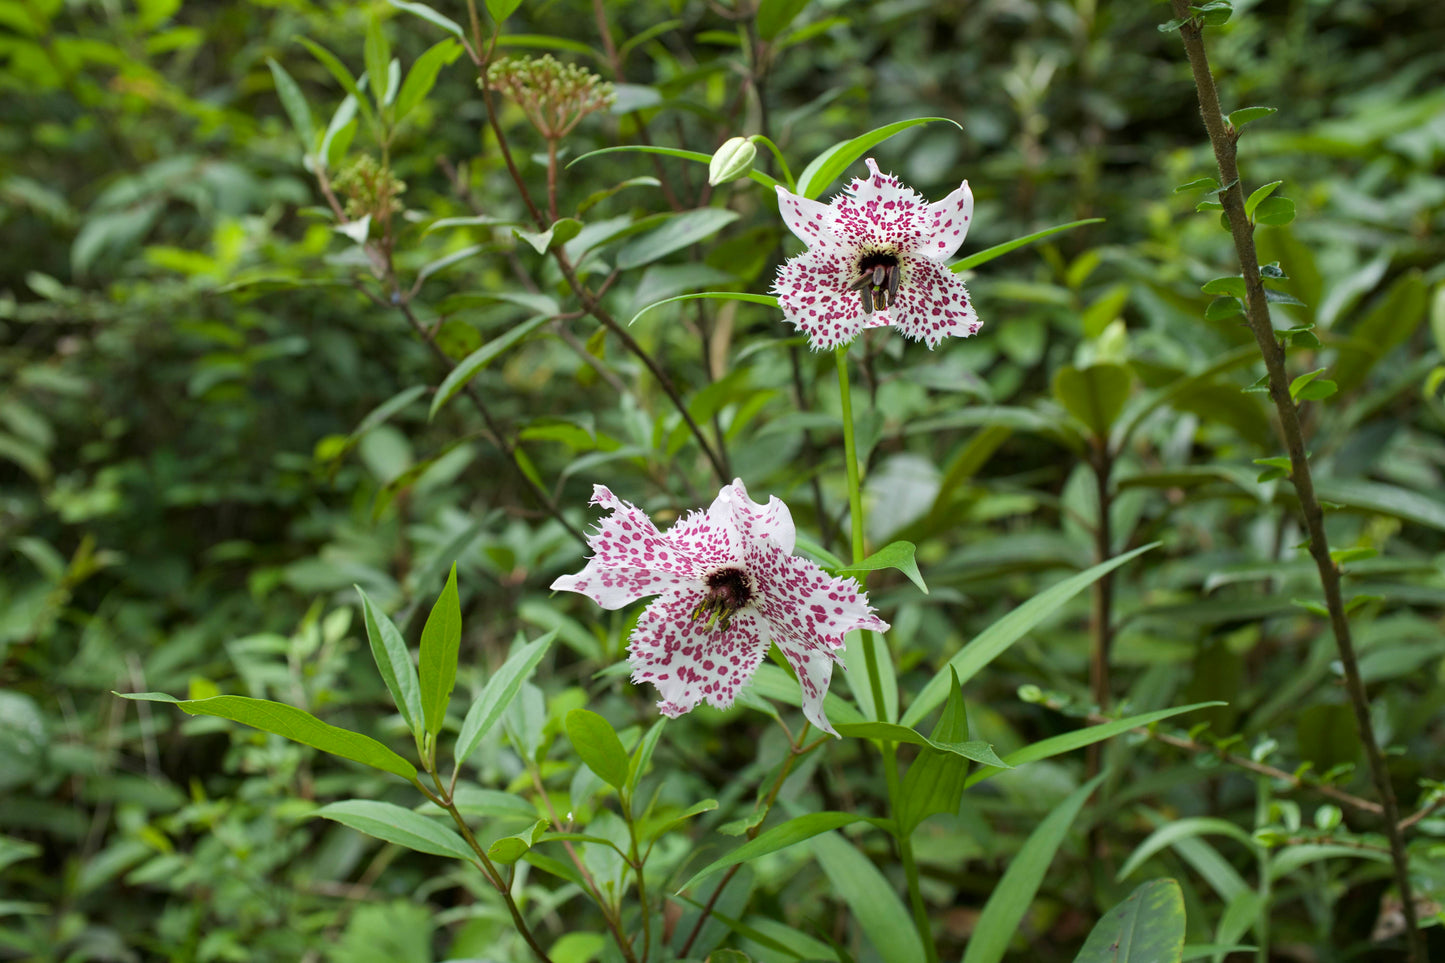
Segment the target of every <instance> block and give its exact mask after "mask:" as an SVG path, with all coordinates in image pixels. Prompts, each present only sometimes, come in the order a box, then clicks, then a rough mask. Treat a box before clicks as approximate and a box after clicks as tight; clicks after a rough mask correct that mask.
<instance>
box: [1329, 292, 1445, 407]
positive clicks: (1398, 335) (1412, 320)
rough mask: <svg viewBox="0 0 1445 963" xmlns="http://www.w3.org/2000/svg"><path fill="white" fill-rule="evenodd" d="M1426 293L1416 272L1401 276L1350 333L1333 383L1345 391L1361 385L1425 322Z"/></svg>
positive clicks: (1341, 352) (1337, 365)
mask: <svg viewBox="0 0 1445 963" xmlns="http://www.w3.org/2000/svg"><path fill="white" fill-rule="evenodd" d="M1428 300H1429V293H1428V291H1427V289H1426V285H1425V280H1424V276H1423V275H1422V274H1421V273H1420V272H1419V271H1418V270H1414V271H1410V272H1408V273H1406V274H1404V275H1401V277H1400V278H1399V280H1397V281H1395V283H1394V284H1392V285H1390V288H1389V290H1388V291H1387V292H1386V293H1385V294H1384V296H1383V297H1381V298H1378V299H1377V300H1376V301H1375V302H1374V303H1373V304H1372V305H1371V306H1370V309H1369V310H1368V311H1367V312H1365V313H1364V315H1363V316H1362V317H1361V318H1360V319H1359V321H1358V322H1356V324H1355V325H1354V326H1353V327H1352V328H1350V330H1349V340H1348V341H1346V342H1345V343H1344V344H1343V345H1341V346H1340V357H1339V361H1338V362H1336V364H1335V381H1337V382H1338V383H1339V384H1340V387H1341V388H1342V389H1344V390H1345V391H1350V390H1353V389H1354V388H1356V387H1358V386H1359V385H1360V384H1362V383H1363V382H1364V381H1365V379H1366V377H1367V376H1368V375H1369V373H1370V372H1371V371H1372V370H1373V369H1374V368H1375V366H1376V365H1378V364H1379V363H1380V361H1381V360H1382V359H1383V358H1384V357H1385V356H1386V355H1388V354H1389V353H1390V352H1392V351H1394V350H1395V349H1396V348H1398V347H1400V346H1401V345H1403V344H1405V343H1406V342H1407V341H1409V340H1410V337H1411V336H1412V335H1413V334H1414V333H1415V331H1416V330H1418V329H1419V327H1420V325H1421V324H1422V323H1424V321H1425V316H1426V314H1427V313H1428V303H1427V302H1428Z"/></svg>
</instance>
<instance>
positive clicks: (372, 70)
mask: <svg viewBox="0 0 1445 963" xmlns="http://www.w3.org/2000/svg"><path fill="white" fill-rule="evenodd" d="M362 51H363V54H364V59H365V61H366V75H367V77H369V78H370V83H371V92H372V93H374V94H376V100H377V103H378V104H379V103H381V101H382V95H383V94H385V93H386V75H387V74H388V73H389V72H390V65H391V41H389V40H387V39H386V31H385V30H383V29H382V26H381V20H380V19H379V18H378V17H376V16H375V15H374V14H373V15H372V16H371V17H370V18H368V19H367V21H366V40H365V43H364V45H363V47H362Z"/></svg>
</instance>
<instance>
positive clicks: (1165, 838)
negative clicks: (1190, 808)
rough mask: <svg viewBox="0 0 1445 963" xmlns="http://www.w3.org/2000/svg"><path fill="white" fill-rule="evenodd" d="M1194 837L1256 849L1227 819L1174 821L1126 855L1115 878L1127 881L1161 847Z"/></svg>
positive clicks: (1246, 833)
mask: <svg viewBox="0 0 1445 963" xmlns="http://www.w3.org/2000/svg"><path fill="white" fill-rule="evenodd" d="M1195 836H1228V837H1229V838H1230V839H1233V840H1235V841H1236V842H1239V843H1242V844H1243V845H1244V846H1245V847H1246V848H1248V849H1249V850H1250V851H1251V852H1257V851H1259V849H1260V844H1259V841H1258V840H1256V839H1255V838H1254V837H1253V836H1252V835H1250V833H1249V831H1248V830H1245V829H1243V828H1241V827H1240V826H1239V825H1237V824H1235V823H1232V822H1230V821H1229V820H1227V819H1216V818H1214V817H1211V816H1192V817H1189V818H1186V819H1176V820H1174V821H1172V822H1168V823H1165V824H1164V825H1163V826H1160V827H1159V828H1158V829H1156V830H1155V831H1154V832H1152V833H1150V834H1149V836H1148V838H1147V839H1145V840H1144V841H1143V842H1142V843H1140V844H1139V845H1138V847H1136V848H1135V850H1134V852H1132V853H1130V854H1129V858H1128V859H1126V860H1125V861H1124V865H1123V866H1121V867H1120V868H1119V872H1118V873H1116V874H1115V875H1114V878H1115V879H1121V880H1122V879H1127V878H1128V876H1129V874H1130V873H1132V872H1134V870H1136V869H1138V868H1139V867H1140V866H1142V865H1143V864H1144V862H1145V860H1147V859H1148V858H1149V857H1150V856H1153V855H1154V854H1155V853H1157V852H1159V850H1161V849H1163V848H1164V847H1165V846H1172V845H1174V844H1175V843H1176V842H1178V841H1179V840H1181V839H1192V838H1193V837H1195Z"/></svg>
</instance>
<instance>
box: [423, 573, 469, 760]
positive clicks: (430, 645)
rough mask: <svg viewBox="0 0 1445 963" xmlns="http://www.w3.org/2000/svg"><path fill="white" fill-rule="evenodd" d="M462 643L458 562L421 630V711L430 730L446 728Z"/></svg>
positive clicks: (427, 729) (435, 733)
mask: <svg viewBox="0 0 1445 963" xmlns="http://www.w3.org/2000/svg"><path fill="white" fill-rule="evenodd" d="M461 643H462V603H461V599H460V597H459V596H458V595H457V565H456V563H455V562H453V563H452V570H451V574H450V575H448V576H447V584H446V586H445V587H443V588H442V592H441V595H439V596H437V600H436V604H435V605H433V606H432V610H431V614H430V615H428V616H427V619H426V625H424V626H422V630H421V673H420V675H421V710H422V717H423V719H424V720H425V722H426V731H427V732H430V733H431V734H432V735H433V736H435V735H437V734H438V733H440V732H441V731H442V724H443V723H444V722H446V718H447V703H448V702H450V701H451V697H452V686H454V685H455V684H456V681H457V653H458V651H459V650H460V648H461Z"/></svg>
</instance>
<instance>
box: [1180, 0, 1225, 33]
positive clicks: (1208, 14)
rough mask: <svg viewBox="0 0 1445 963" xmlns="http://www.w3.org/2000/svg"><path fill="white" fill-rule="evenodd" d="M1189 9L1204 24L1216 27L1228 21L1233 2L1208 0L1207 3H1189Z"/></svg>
mask: <svg viewBox="0 0 1445 963" xmlns="http://www.w3.org/2000/svg"><path fill="white" fill-rule="evenodd" d="M1189 11H1190V13H1193V14H1194V15H1195V16H1196V17H1197V18H1198V19H1199V21H1200V22H1201V23H1202V24H1203V25H1204V26H1206V27H1218V26H1221V25H1222V24H1226V23H1228V22H1229V18H1230V16H1231V15H1232V14H1233V13H1234V4H1233V3H1231V2H1230V0H1209V2H1208V3H1202V4H1190V6H1189Z"/></svg>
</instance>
